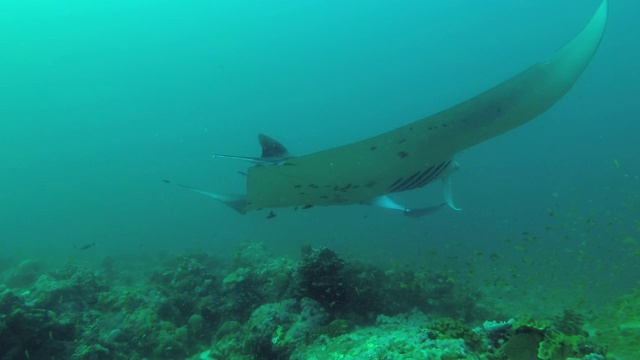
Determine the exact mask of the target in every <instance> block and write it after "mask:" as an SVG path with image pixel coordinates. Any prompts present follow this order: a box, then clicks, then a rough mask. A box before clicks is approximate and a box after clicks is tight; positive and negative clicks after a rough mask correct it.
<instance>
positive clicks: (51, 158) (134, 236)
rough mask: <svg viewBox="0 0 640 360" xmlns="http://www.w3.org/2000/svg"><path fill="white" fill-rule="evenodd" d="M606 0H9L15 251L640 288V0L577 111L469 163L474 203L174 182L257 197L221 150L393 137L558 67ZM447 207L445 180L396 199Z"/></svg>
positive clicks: (6, 49) (0, 139) (6, 186)
mask: <svg viewBox="0 0 640 360" xmlns="http://www.w3.org/2000/svg"><path fill="white" fill-rule="evenodd" d="M596 6H597V2H596V1H579V0H570V1H564V2H562V3H561V4H557V2H556V1H551V0H543V1H535V2H526V3H523V2H513V3H510V2H503V1H497V0H491V1H483V2H477V1H470V0H464V1H455V2H452V1H444V0H437V1H429V2H391V1H374V2H371V1H353V2H347V3H345V2H319V1H299V2H285V1H263V2H255V1H233V2H231V1H136V2H129V1H109V2H106V1H91V2H86V1H58V2H51V1H4V2H3V5H2V9H1V10H0V34H2V35H0V49H1V50H0V54H1V56H0V76H1V78H2V79H3V81H2V85H1V86H0V99H1V100H0V172H1V174H2V176H0V189H1V190H0V245H1V246H2V249H3V250H2V253H1V254H0V257H2V258H3V261H4V262H6V263H14V262H18V261H20V260H21V259H27V258H39V257H46V258H48V259H49V260H51V261H66V260H69V259H72V260H77V261H82V262H89V263H91V262H94V261H99V260H100V259H102V258H103V257H104V256H107V255H108V256H113V257H123V258H124V257H126V258H129V257H130V256H132V255H133V256H139V255H147V254H152V253H156V252H159V251H178V252H179V251H187V250H193V249H199V250H204V251H206V252H211V253H222V254H225V253H228V252H229V251H231V249H234V248H235V247H236V246H237V244H238V243H240V242H243V241H247V240H250V241H263V242H265V243H266V245H267V247H268V248H270V249H271V250H272V251H274V252H276V253H278V254H297V253H298V251H299V247H300V245H302V244H307V243H310V244H313V245H314V246H328V247H330V248H332V249H335V250H336V251H338V252H340V253H342V254H344V255H345V256H353V257H358V258H364V259H369V260H373V261H378V262H381V263H384V264H398V263H402V264H411V265H415V266H423V267H432V268H436V267H443V268H444V267H446V268H453V269H456V271H457V272H456V273H455V274H454V275H455V277H464V278H467V277H469V279H471V280H469V281H472V282H476V283H478V284H482V285H483V286H486V287H487V288H488V291H489V292H491V291H495V292H496V293H500V292H502V291H503V290H504V289H509V291H510V294H513V295H509V296H520V295H524V296H525V297H527V296H529V297H530V296H531V294H545V296H548V297H549V299H550V300H549V301H551V300H557V301H556V302H555V303H553V302H552V303H553V304H557V303H558V302H560V303H562V302H563V301H569V300H570V301H572V302H573V303H582V302H583V301H585V298H586V299H587V301H589V302H595V303H601V302H604V301H607V300H610V299H611V298H612V297H614V296H617V295H619V294H623V293H626V292H628V291H630V290H632V289H634V288H635V287H637V285H638V283H637V282H638V277H637V273H638V265H637V263H638V251H639V250H640V244H639V243H638V241H640V224H639V223H638V220H637V219H638V209H639V208H640V205H639V202H640V190H639V189H640V186H639V185H640V178H639V176H640V160H638V156H637V148H636V146H637V145H636V143H637V137H638V135H637V134H638V130H639V127H638V124H637V102H638V86H637V84H638V83H639V82H640V71H638V67H637V64H638V57H639V51H640V49H639V48H638V41H637V39H638V37H639V34H640V29H638V27H637V26H636V17H637V13H638V12H639V11H640V7H639V5H637V4H636V3H634V2H631V1H615V2H612V4H611V12H610V22H609V23H610V26H609V28H608V29H607V32H606V34H605V39H604V41H603V43H602V46H601V48H600V50H599V52H598V54H597V55H596V57H595V58H594V60H593V62H592V64H591V65H590V66H589V68H588V69H587V71H586V73H585V74H584V75H583V77H582V78H581V79H580V80H579V82H578V83H577V84H576V86H575V88H574V89H573V90H572V91H571V92H570V93H569V94H568V95H567V96H566V97H565V98H564V99H563V100H562V101H561V102H560V103H558V104H557V105H556V106H555V107H554V108H553V109H551V110H550V111H549V112H547V113H545V114H544V115H542V116H541V117H540V118H538V119H537V120H536V121H534V122H532V123H530V124H528V125H526V126H524V127H522V128H519V129H517V130H515V131H513V132H510V133H508V134H506V135H504V136H501V137H499V138H496V139H493V140H491V141H489V142H487V143H484V144H481V145H479V146H477V147H475V148H472V149H469V150H467V151H465V152H464V153H462V154H460V155H459V157H458V161H459V162H460V164H461V166H462V168H461V170H460V171H459V172H458V173H457V174H455V176H454V180H453V181H454V196H455V198H456V200H457V203H458V205H459V206H460V207H462V208H463V211H462V212H452V211H442V212H440V213H437V214H435V215H433V216H431V217H428V218H423V219H419V220H415V219H408V218H405V217H403V216H399V215H398V214H396V213H390V212H388V211H385V210H382V209H376V208H369V207H363V206H349V207H336V208H333V207H332V208H319V209H316V208H314V209H312V210H310V211H306V212H294V211H293V210H286V209H285V210H278V211H277V213H278V216H277V217H276V218H275V219H271V220H267V219H265V217H266V214H265V213H264V212H262V213H261V212H258V213H251V214H248V215H245V216H241V215H238V214H236V213H235V212H233V211H231V210H229V209H228V208H226V207H224V206H223V205H220V204H218V203H216V202H213V201H210V200H209V199H207V198H205V197H200V196H198V195H196V194H193V193H190V192H186V191H184V190H182V189H179V188H174V187H171V186H168V185H167V184H165V183H163V182H162V181H161V180H163V179H171V180H174V181H179V182H183V183H188V184H192V185H195V186H199V187H203V188H207V189H212V190H216V191H221V192H230V193H233V192H241V191H242V190H243V186H244V178H243V177H242V176H241V175H238V174H237V171H244V170H245V169H246V166H245V164H243V163H236V162H232V161H227V160H221V159H212V158H211V154H213V153H231V154H243V155H257V154H258V152H259V147H258V145H257V141H256V135H257V134H258V133H260V132H262V133H266V134H269V135H270V136H273V137H274V138H276V139H278V140H279V141H281V142H282V143H283V144H285V145H286V146H287V147H288V148H289V150H290V151H291V152H292V153H294V154H305V153H310V152H314V151H318V150H321V149H325V148H329V147H333V146H337V145H341V144H345V143H348V142H352V141H356V140H360V139H363V138H367V137H369V136H373V135H375V134H378V133H381V132H383V131H386V130H390V129H393V128H396V127H398V126H400V125H403V124H406V123H408V122H410V121H413V120H416V119H418V118H421V117H424V116H426V115H429V114H431V113H433V112H436V111H438V110H441V109H443V108H446V107H448V106H451V105H453V104H456V103H458V102H459V101H462V100H464V99H465V98H467V97H469V96H472V95H474V94H476V93H478V92H480V91H483V90H484V89H486V88H488V87H490V86H492V85H494V84H497V83H499V82H500V81H502V80H504V79H506V78H508V77H509V76H511V75H513V74H515V73H517V72H519V71H521V70H523V69H525V68H526V67H528V66H529V65H531V64H533V63H535V62H537V61H539V60H542V59H544V58H546V57H548V56H550V55H551V54H552V53H553V51H554V50H556V49H557V48H559V47H560V46H562V45H563V44H564V43H566V42H567V41H568V40H570V39H571V38H572V37H573V36H574V35H575V34H576V33H577V32H578V31H579V30H580V29H581V28H582V27H583V26H584V24H585V23H586V22H587V21H588V19H589V17H590V16H591V14H592V12H593V10H594V9H595V7H596ZM440 196H441V194H440V190H439V187H438V186H437V185H434V186H431V187H428V188H426V189H423V190H419V191H415V192H412V193H410V194H406V195H404V194H403V195H401V196H399V199H403V200H404V201H406V202H407V203H411V204H432V203H434V202H437V201H439V200H440ZM94 242H95V243H96V246H95V247H93V248H91V249H90V250H89V249H88V251H79V250H78V247H80V246H82V245H85V244H91V243H94ZM594 286H597V287H598V289H599V291H597V292H594V291H593V290H592V289H593V287H594ZM516 293H517V294H518V295H515V294H516ZM497 296H498V295H497ZM502 296H504V295H502ZM567 299H569V300H567ZM534 302H535V301H534ZM565 305H566V303H565ZM537 306H541V307H544V306H549V304H544V305H540V304H538V305H537ZM558 306H561V305H558Z"/></svg>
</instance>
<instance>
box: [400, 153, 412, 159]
mask: <svg viewBox="0 0 640 360" xmlns="http://www.w3.org/2000/svg"><path fill="white" fill-rule="evenodd" d="M398 156H400V158H402V159H404V158H406V157H407V156H409V153H408V152H406V151H399V152H398Z"/></svg>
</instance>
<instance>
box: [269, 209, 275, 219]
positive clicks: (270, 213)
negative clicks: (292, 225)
mask: <svg viewBox="0 0 640 360" xmlns="http://www.w3.org/2000/svg"><path fill="white" fill-rule="evenodd" d="M274 217H276V213H274V212H273V210H271V211H270V212H269V215H267V219H273V218H274Z"/></svg>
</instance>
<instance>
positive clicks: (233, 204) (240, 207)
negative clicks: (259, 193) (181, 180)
mask: <svg viewBox="0 0 640 360" xmlns="http://www.w3.org/2000/svg"><path fill="white" fill-rule="evenodd" d="M163 181H164V182H166V183H171V181H169V180H163ZM176 185H178V186H180V187H181V188H185V189H189V190H191V191H195V192H197V193H200V194H202V195H205V196H208V197H210V198H213V199H215V200H218V201H219V202H221V203H223V204H225V205H227V206H228V207H230V208H232V209H233V210H235V211H237V212H238V213H240V214H243V215H244V214H246V213H247V211H246V209H245V208H246V205H247V201H246V199H245V197H244V196H243V195H223V194H218V193H214V192H211V191H207V190H203V189H199V188H197V187H193V186H189V185H184V184H176Z"/></svg>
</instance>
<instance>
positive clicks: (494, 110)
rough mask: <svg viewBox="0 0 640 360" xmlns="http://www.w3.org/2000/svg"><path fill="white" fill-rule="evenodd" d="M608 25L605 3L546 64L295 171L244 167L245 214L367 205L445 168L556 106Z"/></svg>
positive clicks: (302, 160)
mask: <svg viewBox="0 0 640 360" xmlns="http://www.w3.org/2000/svg"><path fill="white" fill-rule="evenodd" d="M606 22H607V1H606V0H603V1H602V3H601V5H600V6H599V8H598V10H597V11H596V12H595V14H594V15H593V17H592V19H591V21H590V22H589V23H588V24H587V26H586V27H585V28H584V30H583V31H582V32H581V33H580V34H579V35H577V36H576V37H575V38H574V39H573V40H572V41H571V42H569V43H568V44H567V45H565V46H564V47H562V48H561V49H560V50H559V51H558V52H556V54H555V55H553V56H552V57H551V58H549V59H548V60H546V61H543V62H541V63H538V64H536V65H534V66H532V67H530V68H529V69H527V70H525V71H523V72H522V73H520V74H518V75H516V76H514V77H512V78H511V79H509V80H506V81H504V82H503V83H501V84H499V85H497V86H495V87H493V88H491V89H489V90H487V91H485V92H483V93H481V94H479V95H477V96H475V97H473V98H471V99H469V100H466V101H464V102H462V103H460V104H458V105H455V106H453V107H451V108H449V109H446V110H444V111H441V112H439V113H436V114H434V115H431V116H429V117H427V118H424V119H422V120H418V121H415V122H413V123H410V124H408V125H405V126H402V127H400V128H397V129H395V130H392V131H389V132H387V133H384V134H381V135H378V136H375V137H372V138H369V139H366V140H362V141H359V142H356V143H352V144H348V145H344V146H340V147H337V148H332V149H328V150H324V151H320V152H316V153H312V154H309V155H304V156H299V157H295V158H292V159H289V160H287V164H290V165H294V166H279V167H262V166H255V167H252V168H250V169H249V171H248V177H247V196H246V204H245V206H246V209H245V210H246V211H250V210H255V209H260V208H274V207H291V206H310V205H345V204H357V203H366V202H367V201H369V200H370V199H373V198H376V197H379V196H382V195H385V194H388V193H390V192H393V189H394V186H397V184H398V183H401V182H405V181H407V179H410V178H412V177H413V179H415V177H420V176H424V175H423V174H424V173H425V172H426V171H428V169H430V168H432V167H437V166H440V165H441V164H448V163H451V159H452V158H453V156H454V155H455V154H456V153H458V152H460V151H461V150H464V149H466V148H469V147H471V146H473V145H476V144H478V143H481V142H483V141H485V140H488V139H490V138H493V137H495V136H498V135H500V134H502V133H505V132H507V131H509V130H511V129H514V128H516V127H518V126H520V125H522V124H524V123H526V122H528V121H530V120H532V119H534V118H535V117H537V116H538V115H540V114H542V113H543V112H545V111H546V110H547V109H549V108H550V107H551V106H552V105H553V104H555V103H556V102H557V101H558V100H560V99H561V98H562V97H563V96H564V95H565V94H566V93H567V92H568V91H569V90H570V89H571V87H572V86H573V84H574V83H575V82H576V80H577V79H578V78H579V77H580V75H581V74H582V72H583V71H584V70H585V68H586V67H587V65H588V64H589V61H590V60H591V58H592V57H593V54H594V53H595V51H596V49H597V48H598V45H599V43H600V40H601V38H602V35H603V32H604V29H605V26H606ZM443 166H444V165H443ZM447 166H448V165H447ZM445 167H446V166H445ZM421 174H422V175H421ZM431 180H435V178H433V179H431ZM429 182H430V181H426V182H425V181H422V182H419V183H417V184H418V185H419V184H421V185H422V186H424V185H426V184H427V183H429ZM394 184H396V185H394ZM413 188H415V187H413ZM406 190H408V189H406Z"/></svg>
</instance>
